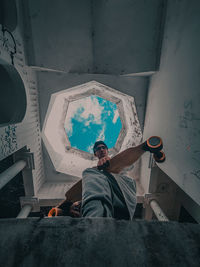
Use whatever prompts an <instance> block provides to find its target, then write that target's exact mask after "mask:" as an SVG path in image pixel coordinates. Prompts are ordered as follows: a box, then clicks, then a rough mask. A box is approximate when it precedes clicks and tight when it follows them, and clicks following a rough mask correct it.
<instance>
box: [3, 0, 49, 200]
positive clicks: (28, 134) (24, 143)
mask: <svg viewBox="0 0 200 267" xmlns="http://www.w3.org/2000/svg"><path fill="white" fill-rule="evenodd" d="M4 2H6V6H7V5H8V6H7V8H8V7H10V8H11V9H12V10H11V11H12V12H10V13H9V12H8V9H9V8H8V9H7V8H6V10H3V12H4V16H5V20H6V21H7V22H8V24H7V25H8V26H7V25H4V27H5V26H6V27H8V28H7V29H10V31H12V35H13V38H14V40H15V43H16V54H14V58H13V65H12V60H11V56H10V52H11V51H12V52H13V51H14V41H13V39H12V38H11V36H10V34H9V33H8V32H5V33H4V34H3V32H2V25H0V51H1V52H0V63H2V62H6V64H10V65H9V66H12V69H14V70H15V72H16V73H17V75H19V77H21V79H22V82H23V84H24V87H25V98H26V101H27V105H26V108H25V109H26V110H25V116H24V117H23V118H21V119H23V120H20V123H15V122H18V121H17V120H16V121H15V120H13V121H11V122H10V123H6V124H5V125H1V127H0V160H3V159H5V158H6V157H8V156H10V155H14V153H16V152H19V150H20V149H21V148H25V147H26V148H27V149H29V150H30V152H31V153H34V161H35V169H34V170H30V172H31V173H30V174H29V177H26V175H24V177H23V178H24V184H27V183H29V185H30V187H31V190H26V192H28V191H29V193H30V192H31V195H33V194H34V192H33V190H35V192H36V191H37V190H38V188H39V187H40V186H41V184H42V183H43V178H44V173H43V160H42V149H41V138H40V132H39V131H40V122H39V110H38V107H39V105H38V93H37V81H36V76H35V73H34V72H33V71H32V70H31V69H30V68H28V67H27V65H26V54H25V49H24V42H23V38H22V32H23V29H22V23H21V9H20V5H19V1H15V2H14V1H4ZM15 3H16V6H15ZM13 4H14V7H12V5H13ZM15 9H16V10H15ZM1 11H2V10H1ZM14 11H16V13H14V14H13V12H14ZM13 19H14V22H15V21H16V25H15V26H16V27H14V26H13ZM14 24H15V23H14ZM1 75H4V73H3V72H1V73H0V76H1ZM10 75H11V77H12V81H13V83H11V84H12V86H10V85H9V89H10V92H9V93H10V97H12V96H13V95H14V94H15V93H16V92H17V93H18V97H19V98H20V97H21V94H20V93H19V87H18V85H17V83H16V82H17V80H16V79H15V73H13V71H10ZM4 78H5V77H4ZM0 81H1V86H3V78H2V77H0ZM1 88H2V87H1ZM15 91H16V92H15ZM22 97H23V98H24V96H23V95H22ZM6 98H7V95H6V94H5V91H4V90H1V99H3V101H4V102H5V101H6ZM23 98H22V100H23ZM15 102H16V97H15ZM20 104H22V102H21V101H20V99H19V100H18V101H17V105H18V111H20V109H21V108H20ZM0 116H2V117H3V114H0ZM26 172H27V171H26ZM32 178H33V184H34V188H33V186H32V181H30V179H32ZM29 189H30V188H29Z"/></svg>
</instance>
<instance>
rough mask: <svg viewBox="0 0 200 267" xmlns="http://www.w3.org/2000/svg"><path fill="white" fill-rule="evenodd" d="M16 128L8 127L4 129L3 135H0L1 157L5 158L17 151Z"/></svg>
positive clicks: (13, 126)
mask: <svg viewBox="0 0 200 267" xmlns="http://www.w3.org/2000/svg"><path fill="white" fill-rule="evenodd" d="M16 128H17V126H15V125H9V126H7V127H6V128H5V131H4V133H3V134H1V135H0V144H1V147H0V153H1V155H3V156H7V155H9V154H12V153H13V152H14V151H16V150H17V136H16Z"/></svg>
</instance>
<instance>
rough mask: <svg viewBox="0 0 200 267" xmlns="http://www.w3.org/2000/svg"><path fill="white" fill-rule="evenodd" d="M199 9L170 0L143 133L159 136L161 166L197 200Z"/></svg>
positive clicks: (199, 199) (199, 161)
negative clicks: (162, 156) (157, 68)
mask: <svg viewBox="0 0 200 267" xmlns="http://www.w3.org/2000/svg"><path fill="white" fill-rule="evenodd" d="M199 14H200V2H199V1H195V0H193V1H189V0H181V1H174V0H169V1H168V9H167V17H166V25H165V32H164V41H163V47H162V55H161V64H160V70H159V72H158V73H157V74H156V75H154V76H153V78H152V80H151V83H150V88H149V95H148V102H147V111H146V119H145V127H144V138H148V137H149V136H151V135H159V136H161V137H162V138H163V142H164V150H165V153H166V162H165V163H162V164H159V167H160V168H161V169H162V170H163V171H164V172H165V173H166V174H167V175H168V176H169V177H171V178H172V179H173V180H174V181H175V183H177V184H178V185H179V186H180V187H181V188H182V189H183V190H184V191H185V192H186V193H187V194H188V195H190V196H191V198H192V199H194V200H195V201H196V202H197V203H198V204H200V194H199V192H200V88H199V84H200V73H199V70H200V53H199V48H200V16H199ZM143 176H145V172H144V170H143Z"/></svg>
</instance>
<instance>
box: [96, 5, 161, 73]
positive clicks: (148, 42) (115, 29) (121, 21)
mask: <svg viewBox="0 0 200 267" xmlns="http://www.w3.org/2000/svg"><path fill="white" fill-rule="evenodd" d="M165 2H166V1H163V0H151V1H145V0H133V1H129V0H103V1H93V30H94V38H93V39H94V71H95V73H110V74H125V73H126V74H127V73H138V72H146V71H154V70H157V63H158V61H159V56H160V53H159V52H160V44H161V43H160V41H161V40H162V23H163V19H164V13H165Z"/></svg>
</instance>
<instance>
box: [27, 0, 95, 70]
mask: <svg viewBox="0 0 200 267" xmlns="http://www.w3.org/2000/svg"><path fill="white" fill-rule="evenodd" d="M90 2H91V1H90V0H84V1H82V0H75V1H74V0H73V1H72V0H68V1H66V0H59V1H53V0H51V1H49V0H43V1H40V0H36V1H32V0H30V1H23V3H24V13H25V14H24V15H25V16H24V23H25V24H27V23H29V28H28V26H27V25H26V26H25V27H26V28H27V32H26V33H25V34H26V40H27V42H26V44H27V46H28V50H27V51H28V53H29V54H30V55H29V62H28V64H29V65H36V66H40V67H46V68H50V69H57V70H62V71H66V72H90V71H91V68H92V64H93V55H92V37H91V36H92V32H91V5H90ZM27 5H28V7H27ZM28 12H29V16H28V15H27V13H28ZM29 39H31V42H30V41H29ZM31 55H32V56H31Z"/></svg>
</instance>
